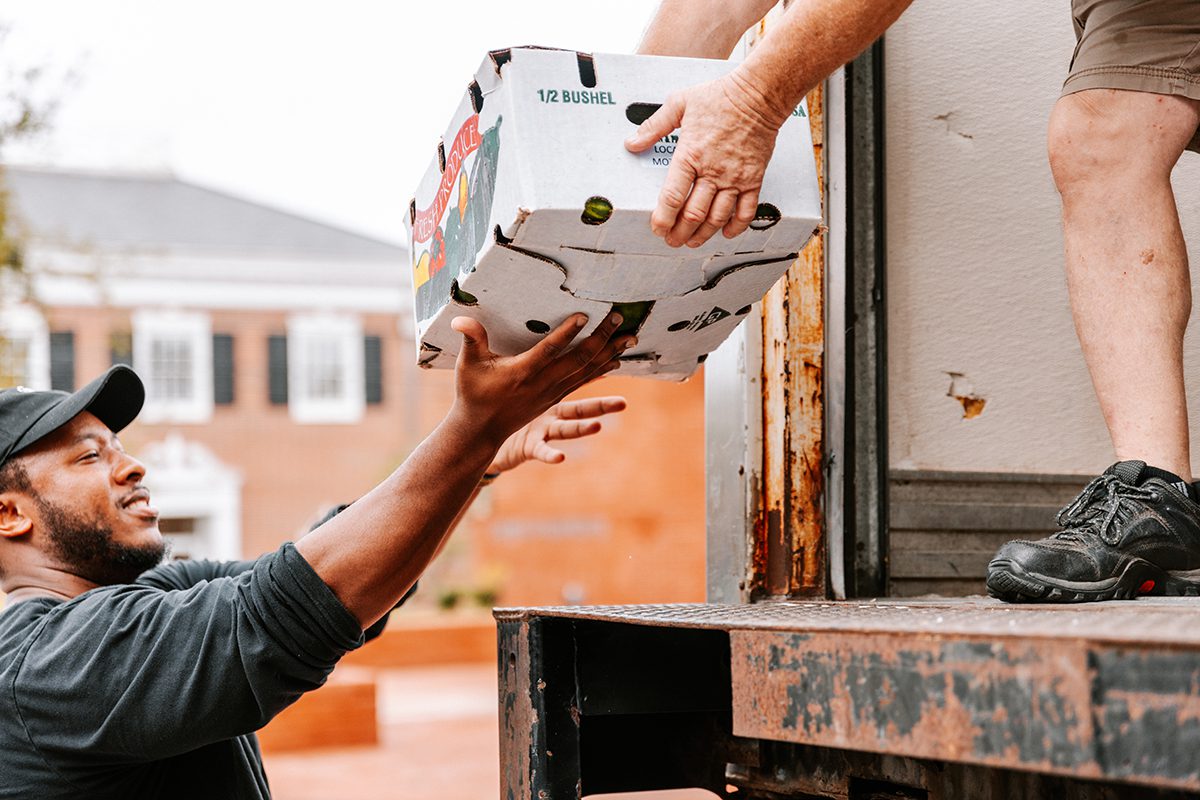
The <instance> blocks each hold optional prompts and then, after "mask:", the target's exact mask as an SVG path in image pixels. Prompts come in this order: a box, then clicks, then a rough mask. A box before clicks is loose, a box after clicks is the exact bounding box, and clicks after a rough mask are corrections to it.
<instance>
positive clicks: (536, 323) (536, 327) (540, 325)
mask: <svg viewBox="0 0 1200 800" xmlns="http://www.w3.org/2000/svg"><path fill="white" fill-rule="evenodd" d="M525 327H526V328H529V331H530V333H537V334H543V333H549V332H550V326H549V325H547V324H546V323H544V322H542V321H541V320H540V319H531V320H529V321H528V322H526V323H525Z"/></svg>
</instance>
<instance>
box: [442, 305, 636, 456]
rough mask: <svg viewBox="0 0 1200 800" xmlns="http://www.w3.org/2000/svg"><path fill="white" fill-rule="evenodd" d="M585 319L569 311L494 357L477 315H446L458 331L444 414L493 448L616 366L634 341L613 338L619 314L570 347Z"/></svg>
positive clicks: (629, 337)
mask: <svg viewBox="0 0 1200 800" xmlns="http://www.w3.org/2000/svg"><path fill="white" fill-rule="evenodd" d="M586 322H587V317H586V316H584V315H583V314H574V315H572V316H571V317H569V318H568V319H567V320H566V321H565V322H563V323H562V324H561V325H559V326H558V327H557V328H555V329H554V330H553V331H551V332H550V333H548V334H546V337H545V338H544V339H542V340H541V341H540V342H538V343H537V344H535V345H534V346H533V347H531V348H530V349H529V350H526V351H525V352H524V353H520V354H518V355H515V356H500V355H497V354H495V353H493V352H492V351H491V350H490V349H488V338H487V331H486V330H484V328H483V325H481V324H480V323H479V322H478V321H477V320H475V319H472V318H470V317H456V318H455V319H454V320H452V321H451V323H450V326H451V327H452V328H453V329H454V330H456V331H458V332H459V333H461V334H462V336H463V344H462V350H461V351H460V352H459V354H458V363H457V364H456V365H455V398H454V406H453V408H452V410H451V413H450V418H452V419H453V420H454V424H455V425H456V426H458V427H460V428H461V429H463V430H464V432H466V433H468V435H469V436H470V437H471V438H472V439H476V437H478V439H482V441H483V442H484V443H485V444H490V445H491V446H492V447H494V448H495V449H496V450H497V451H499V449H500V446H501V445H502V444H503V443H504V442H505V440H507V439H508V438H509V437H510V436H512V435H513V434H514V433H516V432H517V431H519V430H522V429H523V428H525V426H526V425H527V424H529V423H530V422H533V421H534V420H538V419H539V418H541V417H542V415H543V414H545V412H547V411H548V410H549V409H550V408H551V407H552V406H555V404H556V403H558V402H559V401H560V400H562V399H563V398H564V397H565V396H567V395H568V394H570V393H571V392H573V391H575V390H576V389H578V388H579V387H580V386H583V385H584V384H585V383H587V382H589V381H592V380H595V379H596V378H598V377H600V376H601V375H604V374H605V373H607V372H611V371H612V370H614V369H616V368H617V367H618V366H620V362H619V361H618V360H617V356H618V355H620V353H621V352H623V351H624V350H627V349H628V348H630V347H632V346H633V345H634V343H635V342H636V340H635V339H634V337H632V336H622V337H620V338H619V339H616V340H614V339H613V334H614V333H616V330H617V327H618V326H619V325H620V324H621V315H620V314H615V313H614V314H610V315H609V316H608V318H607V319H605V320H604V321H603V322H602V323H600V325H599V326H597V328H596V330H595V331H594V332H593V333H592V335H590V336H588V337H587V338H586V339H584V340H583V341H581V342H579V343H578V344H577V345H575V346H574V347H572V346H571V342H572V341H574V339H575V337H576V336H577V335H578V334H579V331H580V330H581V329H582V328H583V326H584V325H585V324H586ZM478 439H476V440H478Z"/></svg>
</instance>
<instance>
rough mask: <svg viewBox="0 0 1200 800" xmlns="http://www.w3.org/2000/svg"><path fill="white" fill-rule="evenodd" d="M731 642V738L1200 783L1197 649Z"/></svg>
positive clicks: (905, 640)
mask: <svg viewBox="0 0 1200 800" xmlns="http://www.w3.org/2000/svg"><path fill="white" fill-rule="evenodd" d="M730 647H731V660H732V675H733V678H732V687H733V733H734V735H736V736H743V737H749V738H755V739H766V740H772V741H783V742H792V743H796V744H804V745H813V746H818V747H831V748H839V749H847V750H858V751H865V752H875V753H886V754H888V755H892V756H903V757H909V758H922V759H933V760H938V761H952V762H960V763H969V764H978V765H982V766H991V767H1000V768H1006V769H1018V770H1026V771H1033V772H1039V773H1047V774H1058V775H1064V776H1070V777H1075V778H1088V779H1103V780H1117V781H1122V782H1129V783H1139V784H1144V785H1151V786H1158V787H1164V788H1182V789H1189V790H1193V789H1198V788H1200V756H1197V752H1198V749H1200V657H1198V653H1197V649H1196V648H1195V647H1192V648H1190V649H1186V650H1183V649H1163V650H1148V651H1139V650H1137V649H1136V648H1130V647H1128V646H1125V645H1121V646H1110V645H1097V644H1096V643H1093V642H1086V641H1080V640H1070V639H1060V640H1053V641H1047V640H1045V639H1042V640H1039V641H1032V640H1008V641H1005V640H1001V639H992V640H991V641H985V640H979V639H975V638H972V637H961V636H953V635H940V636H930V637H912V636H909V637H902V636H895V635H890V634H886V633H847V632H844V631H838V632H822V633H811V634H808V633H787V632H780V631H749V630H748V631H734V632H731V634H730Z"/></svg>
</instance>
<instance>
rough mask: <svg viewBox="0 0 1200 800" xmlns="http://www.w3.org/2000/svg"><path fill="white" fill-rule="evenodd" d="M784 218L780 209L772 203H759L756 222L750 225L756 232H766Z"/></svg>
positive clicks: (755, 213) (755, 214)
mask: <svg viewBox="0 0 1200 800" xmlns="http://www.w3.org/2000/svg"><path fill="white" fill-rule="evenodd" d="M782 216H783V215H782V214H780V213H779V209H778V208H776V207H775V206H773V205H771V204H770V203H759V204H758V209H756V210H755V212H754V221H753V222H751V223H750V228H751V229H752V230H756V231H765V230H766V229H767V228H770V227H771V226H773V225H775V224H776V223H778V222H779V219H780V217H782Z"/></svg>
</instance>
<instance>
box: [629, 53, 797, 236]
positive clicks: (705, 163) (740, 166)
mask: <svg viewBox="0 0 1200 800" xmlns="http://www.w3.org/2000/svg"><path fill="white" fill-rule="evenodd" d="M766 106H767V104H766V101H765V99H764V98H763V97H762V95H761V94H759V93H758V92H756V91H754V90H753V88H752V87H751V86H750V85H749V83H748V82H747V81H746V79H745V78H744V77H742V76H741V75H740V74H739V73H737V72H736V71H735V72H732V73H730V74H728V75H725V76H723V77H721V78H718V79H717V80H715V81H710V82H709V83H702V84H699V85H697V86H693V87H691V88H689V89H685V90H683V91H681V92H676V93H674V94H672V95H671V96H670V97H668V98H667V102H666V103H664V104H663V106H662V108H660V109H659V110H658V111H656V112H655V113H654V114H653V115H651V116H650V118H649V119H647V120H646V121H645V122H643V123H642V124H641V125H639V126H638V129H637V132H636V133H635V134H634V135H633V136H631V137H630V138H629V139H627V140H626V141H625V147H626V149H628V150H630V151H631V152H635V153H637V152H641V151H642V150H645V149H647V148H648V147H650V146H651V145H653V144H654V143H655V142H656V141H658V140H659V139H661V138H662V137H664V136H666V135H667V134H669V133H671V132H672V131H674V130H676V129H678V130H679V141H678V143H677V144H676V147H675V154H674V156H672V158H671V166H670V167H669V168H668V170H667V178H666V181H665V182H664V184H663V188H662V192H661V193H660V194H659V197H658V206H657V207H656V208H655V209H654V213H653V214H651V216H650V229H651V230H652V231H654V234H655V235H656V236H662V237H664V238H665V239H666V242H667V244H669V245H671V246H672V247H679V246H680V245H682V244H684V243H686V244H687V245H688V246H689V247H699V246H700V245H702V244H704V243H705V242H706V241H708V240H709V238H710V237H711V236H712V235H713V234H714V233H716V232H717V231H719V230H724V233H725V237H726V238H728V239H732V238H733V237H735V236H738V235H740V234H741V233H742V232H743V231H745V230H746V228H747V227H748V226H749V225H750V223H751V222H753V221H754V215H755V212H756V211H757V209H758V192H759V189H761V188H762V180H763V173H764V172H766V169H767V162H768V161H770V160H771V153H772V152H773V151H774V150H775V137H776V135H777V134H778V133H779V128H780V126H781V125H782V124H783V120H785V119H786V118H787V117H786V114H785V115H784V116H783V117H782V118H781V119H780V122H778V123H775V122H774V121H773V120H774V119H775V118H777V117H778V114H772V113H770V112H769V111H768V110H767V108H766Z"/></svg>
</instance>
